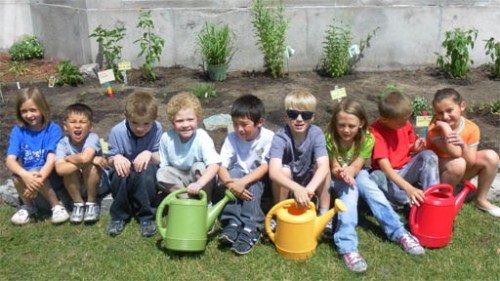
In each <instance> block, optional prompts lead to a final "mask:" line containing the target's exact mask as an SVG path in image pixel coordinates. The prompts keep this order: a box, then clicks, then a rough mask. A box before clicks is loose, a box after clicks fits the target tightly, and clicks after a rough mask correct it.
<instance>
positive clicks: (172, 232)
mask: <svg viewBox="0 0 500 281" xmlns="http://www.w3.org/2000/svg"><path fill="white" fill-rule="evenodd" d="M183 193H187V189H186V188H181V189H179V190H176V191H174V192H172V193H170V194H169V195H168V196H167V197H166V198H165V199H163V201H162V202H161V204H160V206H158V210H157V211H156V225H157V226H158V232H159V233H160V235H161V237H163V239H164V240H165V248H167V249H169V250H173V251H181V252H199V251H204V250H205V246H206V245H207V232H208V230H209V229H210V227H211V226H212V224H213V223H214V222H215V219H216V218H217V216H218V215H219V213H220V212H221V211H222V209H223V208H224V206H225V205H226V203H227V202H229V201H234V200H236V197H234V195H233V194H232V193H231V191H229V190H226V192H225V196H224V198H222V200H221V201H219V202H218V203H217V204H215V205H214V206H213V207H212V208H210V209H208V208H207V194H206V193H205V191H203V190H200V193H199V196H200V198H199V199H198V198H178V197H177V196H178V195H179V194H183ZM165 206H169V208H168V216H167V225H166V226H164V225H163V209H165Z"/></svg>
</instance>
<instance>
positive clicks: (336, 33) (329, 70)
mask: <svg viewBox="0 0 500 281" xmlns="http://www.w3.org/2000/svg"><path fill="white" fill-rule="evenodd" d="M378 29H379V27H377V28H376V29H375V30H374V31H372V32H371V33H368V35H367V36H366V38H364V39H361V40H360V41H359V44H358V45H352V39H353V35H352V32H351V27H350V26H349V25H347V24H345V23H344V22H343V21H341V20H336V19H333V23H332V24H330V25H329V27H328V29H327V30H326V36H325V41H323V51H324V54H323V58H322V63H321V69H322V71H323V72H324V73H325V74H326V75H328V76H331V77H334V78H336V77H342V76H344V75H347V74H349V73H350V71H351V70H352V68H353V67H354V65H355V64H356V63H357V62H358V61H360V60H361V59H362V58H363V51H364V50H365V48H367V47H370V40H371V39H372V38H373V37H374V36H375V35H376V32H377V30H378Z"/></svg>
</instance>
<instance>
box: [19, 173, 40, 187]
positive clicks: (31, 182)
mask: <svg viewBox="0 0 500 281" xmlns="http://www.w3.org/2000/svg"><path fill="white" fill-rule="evenodd" d="M21 178H22V179H23V182H24V185H26V190H29V192H37V191H38V189H40V188H41V187H42V186H43V180H42V175H41V174H40V173H38V172H28V173H26V174H25V175H24V176H23V177H21Z"/></svg>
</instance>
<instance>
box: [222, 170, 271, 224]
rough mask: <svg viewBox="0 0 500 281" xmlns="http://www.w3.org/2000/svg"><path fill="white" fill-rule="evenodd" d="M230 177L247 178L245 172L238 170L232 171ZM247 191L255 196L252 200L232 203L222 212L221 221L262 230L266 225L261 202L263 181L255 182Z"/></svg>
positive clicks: (237, 200)
mask: <svg viewBox="0 0 500 281" xmlns="http://www.w3.org/2000/svg"><path fill="white" fill-rule="evenodd" d="M229 175H230V176H231V178H242V177H244V176H245V174H244V173H243V172H241V171H240V170H237V169H231V170H230V171H229ZM247 189H248V191H250V192H251V193H252V194H253V198H252V200H249V201H247V200H241V199H239V198H236V201H230V202H229V203H227V204H226V206H225V207H224V210H222V212H221V214H220V218H219V219H220V220H221V221H222V222H224V223H225V224H230V223H235V224H237V225H240V226H243V227H246V228H250V229H251V230H252V231H254V230H257V229H260V228H261V227H262V225H263V224H264V219H265V215H264V212H263V211H262V208H261V207H260V201H261V199H262V194H263V193H264V183H263V182H262V181H256V182H253V183H251V184H250V185H249V186H248V187H247Z"/></svg>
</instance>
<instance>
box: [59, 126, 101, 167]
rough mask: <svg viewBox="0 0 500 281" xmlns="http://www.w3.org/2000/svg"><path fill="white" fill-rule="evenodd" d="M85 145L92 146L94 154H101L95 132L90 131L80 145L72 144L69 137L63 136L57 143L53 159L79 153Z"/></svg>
mask: <svg viewBox="0 0 500 281" xmlns="http://www.w3.org/2000/svg"><path fill="white" fill-rule="evenodd" d="M87 147H92V148H93V149H94V150H95V152H96V154H95V155H96V156H101V155H102V151H101V143H100V141H99V136H98V135H97V134H96V133H92V132H90V133H89V135H88V136H87V137H86V138H85V141H84V142H82V143H81V144H80V145H73V144H72V143H71V140H70V139H69V137H68V136H64V137H63V138H62V139H61V140H60V141H59V143H58V144H57V149H56V158H55V161H57V160H60V159H64V157H66V156H68V155H73V154H78V153H81V152H82V151H83V150H84V149H85V148H87Z"/></svg>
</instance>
